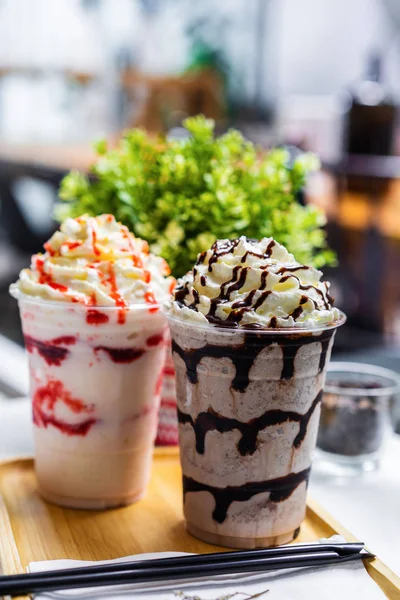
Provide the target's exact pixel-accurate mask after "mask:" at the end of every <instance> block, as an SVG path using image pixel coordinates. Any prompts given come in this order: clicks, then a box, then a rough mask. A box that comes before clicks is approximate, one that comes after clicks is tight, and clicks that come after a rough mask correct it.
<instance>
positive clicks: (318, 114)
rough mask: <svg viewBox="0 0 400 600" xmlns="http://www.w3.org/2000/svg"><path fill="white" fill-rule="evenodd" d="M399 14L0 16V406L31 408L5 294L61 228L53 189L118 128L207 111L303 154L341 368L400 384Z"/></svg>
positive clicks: (12, 309) (398, 9)
mask: <svg viewBox="0 0 400 600" xmlns="http://www.w3.org/2000/svg"><path fill="white" fill-rule="evenodd" d="M399 73H400V3H399V2H398V0H351V2H349V0H218V1H216V0H203V1H202V2H192V1H190V0H162V1H161V0H52V1H49V0H0V398H1V397H6V398H12V397H14V396H20V395H21V394H24V393H26V390H27V382H26V381H25V374H24V373H23V372H22V368H21V364H22V363H21V360H22V358H21V356H22V353H23V350H22V335H21V330H20V325H19V318H18V311H17V306H16V302H15V301H14V300H13V299H11V298H9V295H8V286H9V284H10V283H11V282H13V281H15V279H16V278H17V276H18V272H19V270H20V269H21V268H22V267H23V266H26V265H27V264H29V259H30V255H31V254H32V253H33V252H37V251H39V250H40V248H41V245H42V244H43V242H44V241H45V240H46V239H47V238H48V237H49V235H50V234H51V233H52V231H53V230H54V229H55V228H56V223H55V222H54V221H53V219H52V209H53V204H54V202H55V200H56V197H57V188H58V185H59V182H60V180H61V178H62V177H63V176H64V175H65V173H66V172H68V171H69V170H70V169H71V168H77V169H81V170H86V169H87V168H88V167H89V166H90V164H91V161H92V160H93V158H94V155H93V153H92V150H91V145H90V142H91V141H92V140H93V139H95V138H97V137H99V136H104V135H105V136H107V137H108V138H110V139H111V140H117V139H118V138H119V136H120V134H121V131H122V130H123V129H125V128H127V127H132V126H142V127H145V128H146V129H148V130H149V131H151V132H154V133H156V132H158V131H166V132H169V133H170V134H172V135H176V136H179V134H180V131H181V130H180V125H181V121H182V119H183V118H184V117H186V116H188V115H195V114H197V113H204V114H205V115H207V116H209V117H212V118H214V119H215V120H216V122H217V129H218V131H221V132H222V131H224V130H226V129H227V128H228V127H229V126H231V125H234V126H235V127H237V128H239V129H241V130H242V131H243V132H244V133H245V135H246V136H248V137H249V138H250V139H252V140H253V141H255V142H257V143H259V144H260V145H261V146H263V147H266V148H268V147H271V146H273V145H276V144H279V145H285V146H288V147H289V148H290V149H291V151H292V152H294V153H295V152H296V149H297V148H300V149H304V150H313V151H315V152H317V153H318V154H319V156H320V157H321V160H322V164H323V169H322V171H321V172H320V173H318V174H316V175H315V176H313V177H312V179H311V180H310V183H309V185H308V188H307V189H306V190H305V191H304V197H302V198H301V201H304V202H312V203H315V204H317V205H319V206H321V207H322V208H323V209H324V210H325V211H326V213H327V216H328V225H327V229H328V236H329V242H330V245H331V246H332V247H333V248H334V249H335V250H336V252H337V253H338V257H339V261H340V264H339V267H337V268H335V269H327V270H326V276H327V277H328V278H329V279H331V281H332V282H333V291H334V295H335V296H336V301H337V304H338V305H339V306H340V307H341V308H343V310H344V311H345V312H346V313H347V314H348V317H349V320H348V325H347V326H346V327H345V328H343V330H341V331H339V335H338V338H337V343H336V346H335V353H336V357H339V358H341V359H342V358H351V359H352V360H361V361H365V362H372V363H375V364H378V365H382V366H386V367H389V368H392V369H395V370H397V371H400V125H399V120H398V110H397V105H398V104H399V102H400V76H399Z"/></svg>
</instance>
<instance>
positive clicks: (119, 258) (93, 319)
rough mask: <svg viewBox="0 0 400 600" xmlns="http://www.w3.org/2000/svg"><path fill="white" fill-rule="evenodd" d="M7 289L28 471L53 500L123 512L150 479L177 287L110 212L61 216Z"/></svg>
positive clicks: (164, 268)
mask: <svg viewBox="0 0 400 600" xmlns="http://www.w3.org/2000/svg"><path fill="white" fill-rule="evenodd" d="M45 250H46V252H45V253H44V254H38V255H35V256H33V258H32V264H31V268H30V269H24V270H23V271H22V272H21V274H20V278H19V280H18V282H17V283H16V284H14V285H13V286H11V294H12V295H13V296H14V297H16V298H17V300H18V304H19V309H20V315H21V321H22V329H23V333H24V338H25V346H26V349H27V352H28V357H29V370H30V386H31V396H32V415H33V427H34V444H35V469H36V475H37V481H38V487H39V491H40V493H41V494H42V496H43V497H44V498H45V499H46V500H48V501H50V502H53V503H56V504H59V505H62V506H68V507H72V508H84V509H104V508H109V507H114V506H121V505H126V504H130V503H131V502H134V501H135V500H138V499H139V498H140V497H141V496H142V495H143V494H144V492H145V489H146V485H147V482H148V480H149V476H150V467H151V460H152V452H153V445H154V440H155V437H156V432H157V420H158V409H159V403H160V393H161V386H162V378H163V371H164V361H165V351H166V347H167V340H168V337H167V333H168V328H167V324H166V318H165V316H164V313H163V311H162V310H161V304H162V303H163V302H164V301H165V300H166V299H167V298H168V296H169V294H170V292H171V290H172V288H173V286H174V283H175V281H174V279H173V278H172V277H169V276H168V275H169V269H168V267H167V265H166V263H165V261H164V260H163V259H161V258H159V257H156V256H154V255H152V254H151V253H149V251H148V247H147V244H146V242H144V241H143V240H140V239H138V238H135V237H134V236H133V234H131V233H130V232H129V231H128V229H127V228H126V227H125V226H122V225H120V224H119V223H117V222H116V221H115V219H114V217H112V216H111V215H101V216H99V217H96V218H90V217H87V216H83V217H79V218H77V219H67V220H66V221H65V222H64V223H63V225H62V226H61V230H60V231H58V232H56V233H55V234H54V235H53V237H52V238H51V239H50V240H49V242H47V244H45Z"/></svg>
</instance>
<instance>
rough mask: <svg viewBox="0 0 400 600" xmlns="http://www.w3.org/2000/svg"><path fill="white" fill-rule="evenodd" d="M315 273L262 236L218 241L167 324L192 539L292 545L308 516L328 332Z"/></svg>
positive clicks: (325, 299)
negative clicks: (306, 511)
mask: <svg viewBox="0 0 400 600" xmlns="http://www.w3.org/2000/svg"><path fill="white" fill-rule="evenodd" d="M320 278H321V273H320V272H319V271H317V270H316V269H314V268H312V267H308V266H305V265H301V264H299V263H297V262H296V261H295V259H294V257H293V256H292V255H291V254H289V253H288V252H287V250H286V249H285V248H284V247H283V246H281V245H280V244H278V243H277V242H275V241H274V240H273V239H271V238H264V239H262V240H260V241H259V242H256V241H253V240H248V239H246V238H245V237H241V238H239V239H236V240H221V241H217V242H216V243H215V244H214V245H213V246H212V248H211V249H210V250H208V251H207V252H203V253H202V254H200V255H199V257H198V259H197V262H196V264H195V266H194V267H193V270H192V271H191V272H189V273H188V274H187V275H186V276H185V277H183V279H182V280H181V281H180V282H178V287H177V288H176V291H175V300H174V302H173V304H172V307H171V310H170V314H169V323H170V327H171V332H172V340H173V342H172V350H173V357H174V362H175V369H176V377H177V399H178V418H179V444H180V455H181V464H182V471H183V494H184V513H185V518H186V521H187V527H188V530H189V532H190V533H192V534H193V535H195V536H196V537H198V538H200V539H203V540H205V541H208V542H211V543H215V544H219V545H223V546H230V547H233V548H254V547H262V546H272V545H276V544H282V543H286V542H289V541H291V540H293V539H294V538H295V537H296V536H297V534H298V531H299V527H300V524H301V522H302V520H303V519H304V515H305V509H306V491H307V483H308V479H309V475H310V468H311V462H312V456H313V452H314V449H315V443H316V437H317V431H318V423H319V417H320V403H321V398H322V390H323V386H324V380H325V373H326V366H327V363H328V361H329V358H330V353H331V349H332V344H333V339H334V336H335V330H336V328H337V327H338V326H339V325H341V324H343V322H344V321H345V317H344V315H343V314H342V313H340V312H339V311H338V310H337V309H336V308H334V307H333V299H332V298H331V296H330V295H329V284H328V283H324V282H321V281H320Z"/></svg>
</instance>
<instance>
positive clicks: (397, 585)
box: [307, 496, 400, 600]
mask: <svg viewBox="0 0 400 600" xmlns="http://www.w3.org/2000/svg"><path fill="white" fill-rule="evenodd" d="M307 508H308V510H309V511H310V512H312V513H313V516H314V518H315V519H320V520H321V521H323V522H324V523H325V524H328V526H329V527H330V528H331V529H332V533H338V534H339V535H341V536H343V537H344V538H345V539H346V540H348V541H349V542H351V541H357V538H355V537H354V535H353V534H352V533H350V532H349V531H348V530H347V529H346V528H345V527H343V525H341V524H340V523H339V522H338V521H337V520H336V519H335V518H334V517H332V515H331V514H330V513H329V512H328V511H327V510H325V509H324V508H323V507H322V506H320V505H319V504H318V502H315V500H313V499H312V498H310V496H308V499H307ZM371 551H373V548H372V549H371ZM364 566H365V568H366V569H367V571H368V573H369V575H370V577H372V579H373V580H374V581H375V583H376V584H377V585H378V586H379V587H380V588H381V590H382V591H383V592H384V593H385V594H386V596H387V597H388V598H389V599H390V600H400V577H399V576H398V575H396V573H394V572H393V571H392V570H391V569H389V567H387V566H386V565H385V564H384V563H383V562H382V561H381V560H380V559H379V558H374V559H373V560H366V561H364Z"/></svg>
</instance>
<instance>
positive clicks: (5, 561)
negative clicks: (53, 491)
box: [0, 446, 400, 600]
mask: <svg viewBox="0 0 400 600" xmlns="http://www.w3.org/2000/svg"><path fill="white" fill-rule="evenodd" d="M178 455H179V448H177V447H175V446H159V447H156V448H155V449H154V456H155V458H158V459H171V458H177V457H178ZM28 462H31V463H32V462H33V457H32V456H21V457H16V458H10V459H6V460H4V461H0V469H1V468H3V467H8V466H11V465H12V464H13V463H14V464H17V463H22V464H25V465H27V463H28ZM307 510H308V512H311V513H312V514H313V518H314V519H315V520H317V521H318V520H319V521H321V522H322V524H323V525H324V526H325V527H326V525H328V527H329V528H330V529H331V532H332V535H334V534H339V535H341V536H342V537H344V538H345V539H346V540H348V541H355V540H356V538H355V537H354V535H353V534H352V533H350V532H349V531H348V530H347V529H346V528H345V527H343V526H342V525H341V524H340V523H339V522H338V521H337V520H336V519H335V518H334V517H332V515H331V514H330V513H329V512H328V511H327V510H325V509H324V508H323V507H322V506H320V505H319V504H318V503H317V502H316V501H315V500H313V499H312V498H310V496H308V498H307ZM0 540H1V542H2V543H0V573H1V572H5V573H22V572H23V566H22V564H21V561H20V558H19V553H18V549H17V547H16V545H15V542H14V536H13V534H12V527H11V523H10V520H9V516H8V513H7V510H6V507H5V504H4V501H3V498H2V496H1V494H0ZM364 565H365V568H366V569H367V572H368V573H369V575H370V577H372V579H373V580H374V581H375V583H376V584H377V585H378V586H379V587H380V588H381V590H382V591H383V592H384V594H385V595H386V596H387V597H388V598H389V600H400V577H399V576H398V575H396V573H394V572H393V571H392V570H391V569H389V567H387V566H386V565H385V564H384V563H383V562H382V561H381V560H380V559H379V558H374V559H373V560H368V561H365V562H364Z"/></svg>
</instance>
